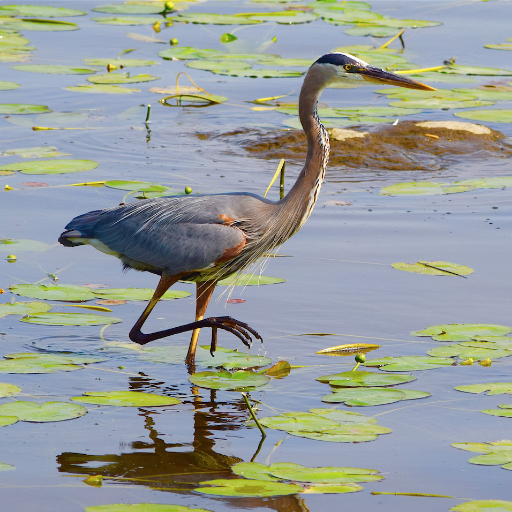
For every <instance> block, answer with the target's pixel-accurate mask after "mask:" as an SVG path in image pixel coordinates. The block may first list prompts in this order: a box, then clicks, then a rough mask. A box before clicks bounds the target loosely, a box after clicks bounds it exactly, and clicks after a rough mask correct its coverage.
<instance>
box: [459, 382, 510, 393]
mask: <svg viewBox="0 0 512 512" xmlns="http://www.w3.org/2000/svg"><path fill="white" fill-rule="evenodd" d="M455 389H456V390H457V391H462V392H464V393H475V394H478V393H484V392H485V391H488V393H487V394H488V395H505V394H508V395H512V382H488V383H486V384H468V385H465V386H456V387H455Z"/></svg>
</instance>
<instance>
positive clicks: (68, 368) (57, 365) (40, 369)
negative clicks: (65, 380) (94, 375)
mask: <svg viewBox="0 0 512 512" xmlns="http://www.w3.org/2000/svg"><path fill="white" fill-rule="evenodd" d="M34 356H36V354H34ZM82 369H83V366H80V365H78V364H73V363H72V362H71V360H67V361H66V360H63V358H56V359H47V358H41V357H32V358H30V357H23V358H19V359H8V360H5V361H0V373H55V372H72V371H74V370H82Z"/></svg>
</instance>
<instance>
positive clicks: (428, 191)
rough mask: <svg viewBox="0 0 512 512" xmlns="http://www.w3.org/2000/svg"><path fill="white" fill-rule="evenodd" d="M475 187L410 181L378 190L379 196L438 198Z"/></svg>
mask: <svg viewBox="0 0 512 512" xmlns="http://www.w3.org/2000/svg"><path fill="white" fill-rule="evenodd" d="M475 188H476V187H474V186H473V185H469V184H466V185H464V184H460V185H453V184H451V183H446V182H435V181H430V182H429V181H419V182H418V181H412V182H409V183H396V184H395V185H390V186H389V187H384V188H382V189H380V191H379V195H381V196H398V195H403V196H440V195H445V194H457V193H460V192H468V191H470V190H475Z"/></svg>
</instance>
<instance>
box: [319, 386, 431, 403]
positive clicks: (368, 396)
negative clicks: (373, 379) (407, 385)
mask: <svg viewBox="0 0 512 512" xmlns="http://www.w3.org/2000/svg"><path fill="white" fill-rule="evenodd" d="M427 396H430V393H426V392H424V391H413V390H410V389H400V390H399V389H388V388H351V389H343V390H341V391H340V390H337V391H335V392H334V393H333V394H332V395H328V396H324V397H322V402H328V403H345V405H348V406H369V405H382V404H392V403H394V402H399V401H400V400H413V399H416V398H426V397H427Z"/></svg>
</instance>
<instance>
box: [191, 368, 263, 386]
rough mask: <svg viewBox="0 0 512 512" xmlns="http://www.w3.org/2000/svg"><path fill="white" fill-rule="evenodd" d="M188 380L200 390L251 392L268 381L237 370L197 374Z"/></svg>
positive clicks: (256, 375) (259, 376)
mask: <svg viewBox="0 0 512 512" xmlns="http://www.w3.org/2000/svg"><path fill="white" fill-rule="evenodd" d="M188 380H189V381H190V382H192V384H195V385H196V386H200V387H202V388H208V389H221V390H223V391H227V390H229V391H251V390H253V389H255V388H257V387H260V386H264V385H265V384H267V382H269V380H270V379H269V378H268V377H267V376H266V375H262V374H260V373H253V372H248V371H244V370H239V371H236V372H235V373H230V372H226V371H220V372H212V371H207V372H198V373H194V374H193V375H191V376H190V377H189V379H188Z"/></svg>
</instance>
